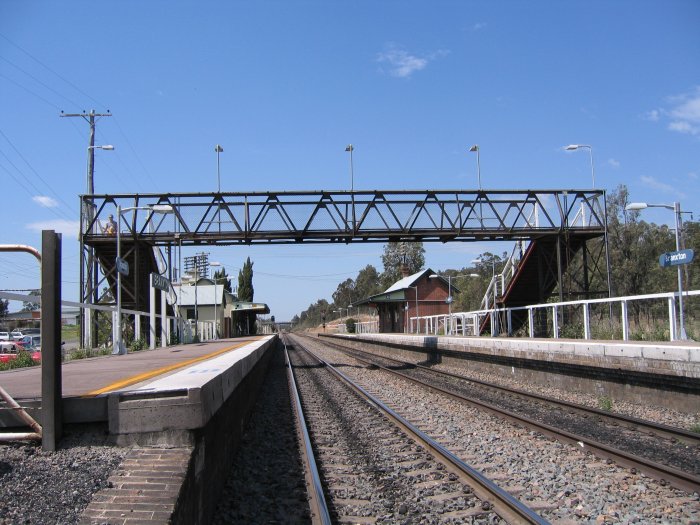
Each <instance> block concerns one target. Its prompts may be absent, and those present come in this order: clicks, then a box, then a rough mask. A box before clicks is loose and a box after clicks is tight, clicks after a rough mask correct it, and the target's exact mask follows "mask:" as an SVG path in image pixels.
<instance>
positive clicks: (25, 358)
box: [0, 350, 39, 371]
mask: <svg viewBox="0 0 700 525" xmlns="http://www.w3.org/2000/svg"><path fill="white" fill-rule="evenodd" d="M38 364H39V362H38V361H34V359H32V354H30V353H29V352H27V351H26V350H20V351H19V353H18V354H17V357H15V358H14V359H10V360H9V361H8V362H7V363H0V371H1V370H12V369H14V368H24V367H27V366H36V365H38Z"/></svg>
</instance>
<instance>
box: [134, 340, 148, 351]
mask: <svg viewBox="0 0 700 525" xmlns="http://www.w3.org/2000/svg"><path fill="white" fill-rule="evenodd" d="M147 347H148V344H147V343H146V340H145V339H144V338H143V337H139V338H138V339H136V340H134V341H132V342H131V344H130V345H129V350H131V351H132V352H139V351H141V350H143V349H145V348H147Z"/></svg>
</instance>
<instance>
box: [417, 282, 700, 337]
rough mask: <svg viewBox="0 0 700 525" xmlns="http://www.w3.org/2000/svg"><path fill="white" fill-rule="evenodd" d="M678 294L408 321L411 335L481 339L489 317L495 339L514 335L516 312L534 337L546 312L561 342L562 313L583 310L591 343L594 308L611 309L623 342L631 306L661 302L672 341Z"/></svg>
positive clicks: (676, 332) (585, 333)
mask: <svg viewBox="0 0 700 525" xmlns="http://www.w3.org/2000/svg"><path fill="white" fill-rule="evenodd" d="M698 295H700V290H692V291H687V292H683V297H684V298H685V297H693V296H698ZM677 300H678V292H667V293H658V294H647V295H632V296H628V297H613V298H610V299H588V300H581V301H566V302H561V303H545V304H535V305H530V306H522V307H518V308H502V309H490V310H477V311H472V312H455V313H452V315H451V316H450V315H447V314H444V315H432V316H423V317H411V318H410V320H409V332H411V333H424V334H428V335H437V334H439V333H442V334H446V335H463V336H467V335H468V336H475V337H477V336H479V335H480V333H479V332H480V330H479V327H480V326H481V323H482V322H483V319H484V318H485V317H487V316H489V317H490V321H491V323H490V324H491V335H492V336H496V335H499V334H501V333H505V334H508V335H512V318H513V312H517V311H524V312H526V315H527V326H528V335H529V336H530V337H534V335H535V317H536V315H537V312H538V311H547V310H548V312H547V313H549V315H547V316H546V317H547V319H548V323H550V324H551V333H552V337H553V338H555V339H558V338H559V337H560V333H561V329H562V327H563V321H562V313H563V311H564V309H565V308H566V307H580V308H582V311H583V338H584V339H591V338H592V336H591V333H592V332H591V306H593V305H605V304H607V305H609V308H610V312H611V313H612V315H613V316H614V315H615V310H616V309H617V313H619V318H620V325H621V328H622V340H623V341H629V339H630V320H629V310H630V308H629V305H630V303H633V302H635V301H659V302H662V303H666V311H667V313H668V317H667V319H666V321H667V323H668V333H669V340H670V341H676V340H678V339H680V330H679V326H678V315H677V310H678V308H677V306H676V303H677Z"/></svg>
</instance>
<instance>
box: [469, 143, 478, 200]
mask: <svg viewBox="0 0 700 525" xmlns="http://www.w3.org/2000/svg"><path fill="white" fill-rule="evenodd" d="M469 151H471V152H472V153H473V152H476V176H477V179H478V181H479V191H481V162H480V159H479V145H478V144H474V145H473V146H472V147H471V148H469Z"/></svg>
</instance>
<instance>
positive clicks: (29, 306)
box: [22, 290, 41, 312]
mask: <svg viewBox="0 0 700 525" xmlns="http://www.w3.org/2000/svg"><path fill="white" fill-rule="evenodd" d="M29 295H41V290H30V291H29ZM40 308H41V305H40V304H39V303H35V302H31V301H23V302H22V311H23V312H36V311H37V310H39V309H40Z"/></svg>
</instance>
